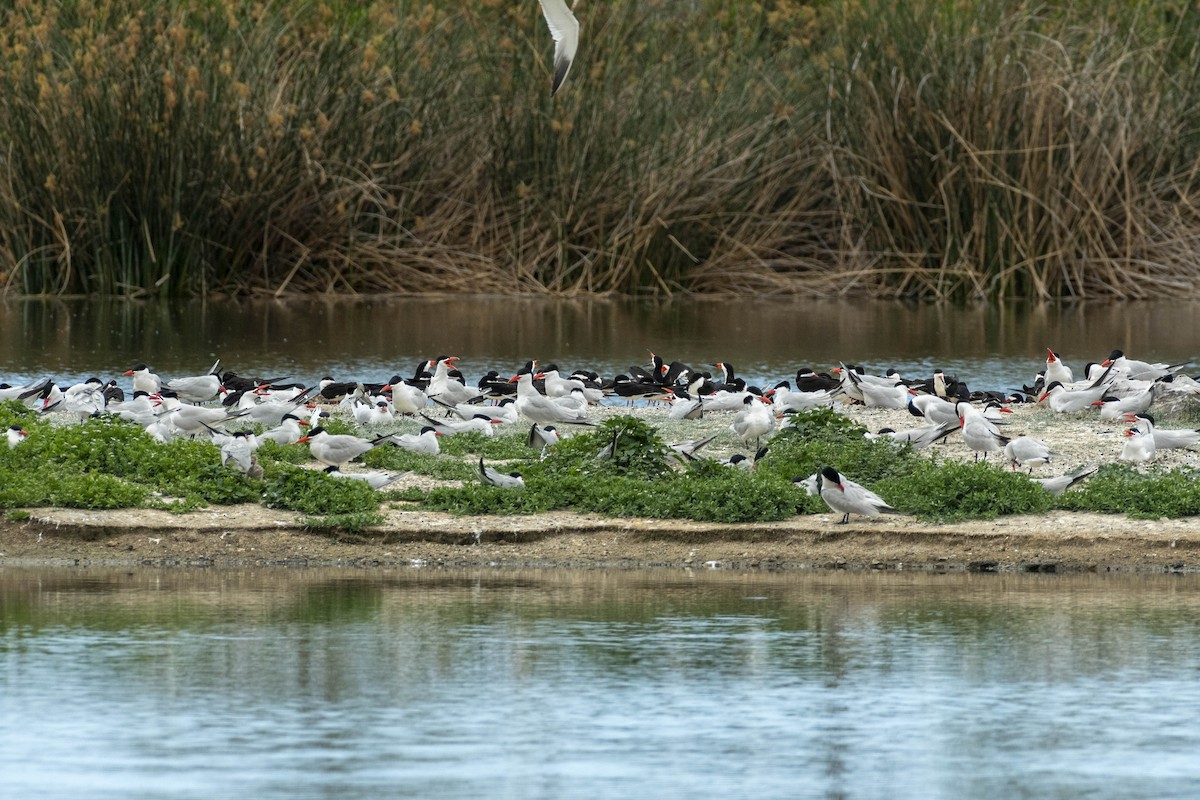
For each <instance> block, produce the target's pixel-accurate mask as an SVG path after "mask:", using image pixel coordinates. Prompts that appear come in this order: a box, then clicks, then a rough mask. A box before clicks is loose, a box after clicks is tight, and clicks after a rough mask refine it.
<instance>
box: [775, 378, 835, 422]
mask: <svg viewBox="0 0 1200 800" xmlns="http://www.w3.org/2000/svg"><path fill="white" fill-rule="evenodd" d="M832 403H833V396H832V395H831V394H830V393H829V390H828V389H820V390H818V391H815V392H799V391H796V390H794V389H792V386H791V384H790V383H788V382H787V381H783V382H782V383H780V384H778V385H776V386H775V393H774V394H773V395H771V405H773V406H774V407H775V413H776V414H786V413H788V412H789V411H808V410H810V409H813V408H818V407H821V406H829V405H832Z"/></svg>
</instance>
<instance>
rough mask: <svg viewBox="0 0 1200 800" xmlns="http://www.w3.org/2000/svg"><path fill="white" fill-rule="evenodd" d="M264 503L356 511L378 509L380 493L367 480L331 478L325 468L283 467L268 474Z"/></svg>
mask: <svg viewBox="0 0 1200 800" xmlns="http://www.w3.org/2000/svg"><path fill="white" fill-rule="evenodd" d="M263 505H265V506H266V507H268V508H287V509H291V510H293V511H302V512H304V513H306V514H322V515H326V516H328V515H333V514H355V513H362V512H374V511H377V510H378V509H379V497H378V495H377V494H376V492H375V490H374V489H372V488H371V487H370V486H368V485H367V484H366V483H365V482H364V481H351V480H345V479H342V478H331V477H330V476H328V475H326V474H325V473H324V472H319V471H317V470H311V469H301V468H299V467H283V468H281V469H280V470H279V471H277V472H275V473H273V474H269V475H268V476H267V478H266V480H265V481H264V486H263Z"/></svg>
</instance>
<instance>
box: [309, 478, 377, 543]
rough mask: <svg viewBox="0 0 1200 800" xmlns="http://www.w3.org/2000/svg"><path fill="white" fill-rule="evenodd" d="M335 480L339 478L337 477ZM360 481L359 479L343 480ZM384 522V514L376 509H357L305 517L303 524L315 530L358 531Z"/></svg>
mask: <svg viewBox="0 0 1200 800" xmlns="http://www.w3.org/2000/svg"><path fill="white" fill-rule="evenodd" d="M334 480H337V479H336V478H335V479H334ZM342 482H343V483H358V481H342ZM383 523H384V516H383V514H380V513H378V512H375V511H355V512H351V513H347V514H327V515H325V516H320V517H305V518H304V519H303V520H302V524H303V525H304V527H306V528H312V529H315V530H339V531H350V532H352V533H357V532H359V531H362V530H365V529H367V528H373V527H376V526H378V525H382V524H383Z"/></svg>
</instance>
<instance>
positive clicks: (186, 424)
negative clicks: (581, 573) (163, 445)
mask: <svg viewBox="0 0 1200 800" xmlns="http://www.w3.org/2000/svg"><path fill="white" fill-rule="evenodd" d="M167 415H169V416H168V417H167V418H168V419H169V420H170V422H171V424H172V425H174V426H175V427H176V428H178V429H179V430H180V431H182V432H183V433H186V434H188V435H190V436H195V435H196V434H198V433H200V432H201V431H202V430H204V429H205V428H210V427H216V426H218V425H222V424H224V423H225V422H227V421H229V420H231V419H237V418H238V417H241V416H243V414H242V413H241V412H237V413H233V414H231V413H229V412H228V411H226V410H225V409H223V408H206V407H204V406H176V407H175V408H173V409H171V410H170V411H169V412H167ZM167 415H164V416H167Z"/></svg>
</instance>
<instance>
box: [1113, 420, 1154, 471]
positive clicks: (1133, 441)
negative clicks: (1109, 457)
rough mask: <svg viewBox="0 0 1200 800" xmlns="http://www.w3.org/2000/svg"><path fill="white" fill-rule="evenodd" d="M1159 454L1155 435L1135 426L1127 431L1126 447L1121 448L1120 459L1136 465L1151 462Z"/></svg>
mask: <svg viewBox="0 0 1200 800" xmlns="http://www.w3.org/2000/svg"><path fill="white" fill-rule="evenodd" d="M1156 454H1157V448H1156V447H1155V445H1154V433H1153V432H1151V431H1149V430H1146V429H1144V428H1142V427H1140V426H1137V425H1135V426H1134V427H1132V428H1130V429H1129V430H1127V431H1125V445H1124V446H1123V447H1122V448H1121V455H1120V459H1121V460H1122V461H1132V462H1134V463H1135V464H1136V463H1141V462H1144V461H1151V460H1153V459H1154V456H1155V455H1156Z"/></svg>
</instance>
